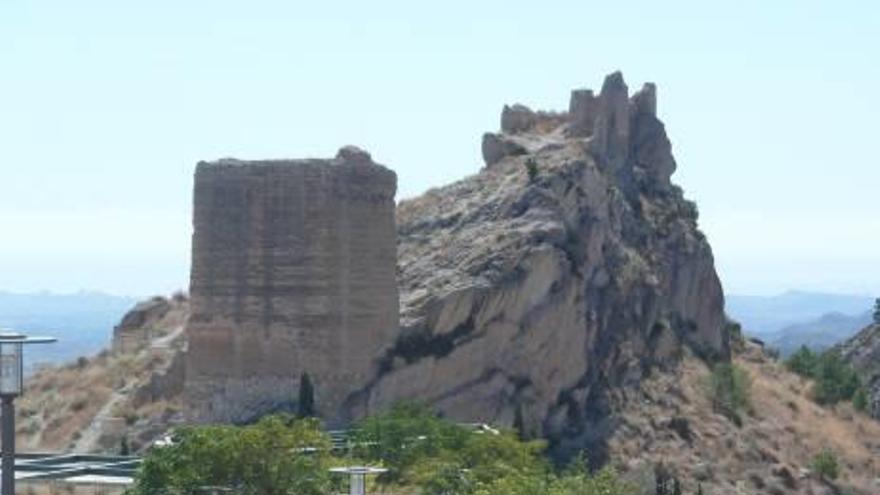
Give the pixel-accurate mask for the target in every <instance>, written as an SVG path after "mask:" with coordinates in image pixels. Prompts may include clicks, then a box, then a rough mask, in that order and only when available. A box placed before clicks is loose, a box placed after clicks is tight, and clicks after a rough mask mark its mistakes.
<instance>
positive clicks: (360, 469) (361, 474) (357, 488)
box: [330, 466, 388, 495]
mask: <svg viewBox="0 0 880 495" xmlns="http://www.w3.org/2000/svg"><path fill="white" fill-rule="evenodd" d="M330 472H331V473H334V474H347V475H348V476H349V479H348V493H349V495H365V494H366V493H367V483H366V477H367V475H375V474H382V473H387V472H388V470H387V469H384V468H376V467H367V466H348V467H337V468H333V469H331V470H330Z"/></svg>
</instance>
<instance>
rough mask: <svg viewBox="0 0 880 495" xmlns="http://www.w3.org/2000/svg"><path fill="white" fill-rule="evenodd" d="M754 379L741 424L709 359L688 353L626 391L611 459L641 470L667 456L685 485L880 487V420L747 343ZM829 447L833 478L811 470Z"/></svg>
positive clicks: (868, 491) (812, 490) (742, 489)
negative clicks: (718, 403) (833, 398)
mask: <svg viewBox="0 0 880 495" xmlns="http://www.w3.org/2000/svg"><path fill="white" fill-rule="evenodd" d="M734 363H735V364H736V366H738V367H740V368H741V369H743V370H744V371H745V372H746V374H747V375H748V377H749V379H750V382H751V391H750V393H749V401H750V404H749V407H748V410H747V413H746V414H743V415H742V417H741V425H737V424H736V423H735V422H734V421H731V420H730V419H728V417H727V416H725V415H723V414H721V413H719V412H716V411H715V409H714V408H713V406H712V403H711V400H710V395H709V394H708V392H707V389H708V387H709V385H708V384H709V379H710V378H709V376H710V370H709V367H708V366H707V365H706V364H705V363H704V362H702V361H701V360H699V359H694V358H693V357H691V356H687V357H685V359H684V360H683V361H682V363H681V365H680V366H678V367H676V368H675V369H672V370H668V371H667V372H663V373H656V374H654V375H652V376H651V377H650V378H649V379H647V380H646V381H645V382H644V383H643V384H642V385H641V386H640V387H639V388H638V390H618V391H616V393H615V394H614V398H613V404H614V406H613V409H614V410H615V411H618V413H617V414H614V415H613V416H612V417H611V418H610V419H609V428H610V429H611V430H612V431H613V433H612V434H611V435H610V441H609V446H610V447H609V448H610V452H609V454H610V458H611V459H613V462H615V463H616V464H617V465H618V468H619V469H620V470H621V471H623V472H625V473H628V476H629V477H631V478H634V479H641V478H644V477H645V476H648V477H650V476H652V475H653V470H654V469H655V468H656V467H657V466H660V465H663V466H665V467H666V469H667V470H668V471H669V472H670V473H671V475H672V476H675V477H677V478H679V479H680V480H681V481H682V484H683V488H684V490H683V492H684V493H696V491H697V488H698V486H699V485H701V486H702V488H703V493H706V494H712V495H728V494H729V495H736V494H786V493H797V494H826V493H827V494H835V493H841V492H840V491H839V490H840V489H842V487H846V488H849V489H851V490H852V491H851V492H849V493H859V494H864V495H874V494H876V493H880V422H877V421H873V420H871V419H870V418H869V417H868V416H866V415H863V414H860V413H856V412H855V411H853V409H852V407H851V405H850V404H848V403H843V404H840V405H839V406H837V407H822V406H819V405H818V404H816V403H815V402H813V400H812V399H811V398H810V390H811V384H810V383H809V381H807V380H805V379H803V378H801V377H799V376H797V375H795V374H793V373H790V372H789V371H788V370H786V368H785V366H784V365H783V364H782V363H780V362H779V361H776V360H774V359H771V358H769V357H767V356H766V355H765V354H764V353H763V351H762V350H761V349H760V348H758V347H757V346H753V345H748V346H747V347H746V349H744V351H742V352H740V353H737V355H736V356H735V358H734ZM823 449H829V450H830V451H831V452H833V454H834V455H835V456H836V457H837V458H838V459H839V463H840V466H841V474H840V478H839V479H838V480H837V482H836V484H834V485H832V484H829V483H826V482H824V481H822V480H821V479H819V477H817V476H816V474H815V473H813V472H812V462H813V459H814V457H815V456H816V455H817V454H818V453H819V452H821V451H822V450H823Z"/></svg>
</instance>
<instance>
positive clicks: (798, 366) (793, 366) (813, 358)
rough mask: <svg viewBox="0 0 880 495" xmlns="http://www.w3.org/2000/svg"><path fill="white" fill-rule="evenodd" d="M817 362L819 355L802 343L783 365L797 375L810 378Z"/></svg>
mask: <svg viewBox="0 0 880 495" xmlns="http://www.w3.org/2000/svg"><path fill="white" fill-rule="evenodd" d="M818 362H819V357H818V356H817V355H816V354H815V353H814V352H813V351H811V350H810V348H809V347H807V346H805V345H804V346H801V348H800V349H798V351H797V352H795V353H794V354H792V356H791V357H790V358H788V360H787V361H785V366H786V367H787V368H788V369H789V370H791V371H793V372H795V373H797V374H798V375H801V376H806V377H810V378H812V377H813V376H814V373H815V371H816V364H817V363H818Z"/></svg>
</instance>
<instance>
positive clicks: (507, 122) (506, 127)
mask: <svg viewBox="0 0 880 495" xmlns="http://www.w3.org/2000/svg"><path fill="white" fill-rule="evenodd" d="M535 118H536V117H535V112H533V111H532V110H531V109H530V108H529V107H527V106H525V105H521V104H519V103H517V104H515V105H513V106H508V105H504V109H503V110H502V111H501V132H504V133H507V134H516V133H519V132H525V131H528V130H529V129H531V127H532V126H533V125H534V124H535Z"/></svg>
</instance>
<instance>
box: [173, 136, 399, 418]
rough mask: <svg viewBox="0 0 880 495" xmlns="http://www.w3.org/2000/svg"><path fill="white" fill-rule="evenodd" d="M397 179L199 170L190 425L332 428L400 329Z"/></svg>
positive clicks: (352, 154) (310, 168) (356, 159)
mask: <svg viewBox="0 0 880 495" xmlns="http://www.w3.org/2000/svg"><path fill="white" fill-rule="evenodd" d="M396 187H397V178H396V175H395V174H394V172H391V171H390V170H388V169H386V168H385V167H383V166H381V165H377V164H375V163H373V161H372V159H371V158H370V155H369V154H367V153H366V152H364V151H362V150H359V149H357V148H354V147H346V148H343V149H342V150H340V152H339V154H338V156H337V157H336V158H335V159H332V160H278V161H239V160H220V161H217V162H212V163H205V162H202V163H199V164H198V167H197V168H196V175H195V199H194V235H193V255H192V260H193V262H192V273H191V282H190V293H191V305H192V309H191V316H190V320H189V324H188V326H187V329H186V332H187V338H188V342H189V350H188V353H187V357H186V385H185V402H186V406H187V410H188V414H189V416H190V417H191V418H192V419H193V420H195V421H228V422H239V421H246V420H249V419H251V418H253V417H255V416H258V415H260V414H264V413H266V412H270V411H273V410H277V409H280V408H285V407H289V406H290V405H291V403H292V401H294V400H295V398H296V397H297V393H298V387H299V383H300V379H301V376H302V375H303V374H305V373H307V374H308V375H309V376H310V378H311V380H312V382H313V384H314V386H315V394H316V395H315V400H316V404H317V408H318V410H319V412H320V413H322V414H323V415H324V416H325V417H327V418H328V419H330V420H331V421H332V419H333V418H335V417H336V416H337V414H338V411H339V406H340V404H342V402H343V401H344V399H345V397H346V396H347V395H348V393H349V392H350V391H351V390H355V389H359V388H361V387H363V386H364V385H365V384H366V383H368V382H369V381H370V380H371V379H372V377H374V376H375V375H376V374H377V359H376V358H377V356H378V355H379V353H380V351H381V350H382V348H383V345H384V344H385V343H387V342H388V341H390V340H392V339H393V337H394V335H395V334H396V332H397V329H398V292H397V283H396V278H395V277H396V272H395V269H396V266H395V259H396V251H395V249H396V243H397V237H396V232H395V222H394V195H395V192H396Z"/></svg>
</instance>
